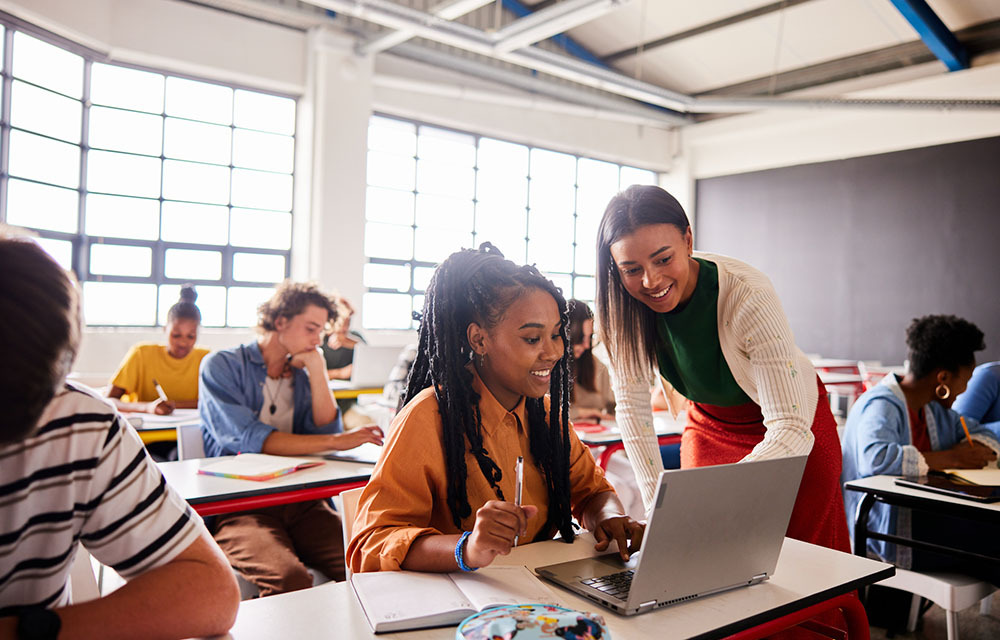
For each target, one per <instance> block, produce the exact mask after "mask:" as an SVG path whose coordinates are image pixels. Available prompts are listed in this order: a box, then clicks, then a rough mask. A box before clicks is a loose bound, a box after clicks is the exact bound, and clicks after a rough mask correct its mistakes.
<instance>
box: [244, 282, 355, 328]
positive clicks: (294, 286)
mask: <svg viewBox="0 0 1000 640" xmlns="http://www.w3.org/2000/svg"><path fill="white" fill-rule="evenodd" d="M309 305H313V306H316V307H319V308H320V309H325V310H326V313H327V315H328V316H329V317H328V320H327V324H326V327H325V328H326V329H329V328H330V327H331V326H332V325H333V322H334V321H335V320H336V319H337V298H336V296H331V295H327V294H325V293H323V292H322V291H320V289H319V286H318V285H317V284H316V283H314V282H292V281H291V280H285V281H284V282H282V283H281V284H279V285H278V286H277V287H275V289H274V295H272V296H271V299H270V300H268V301H267V302H265V303H264V304H262V305H260V306H259V307H257V328H258V329H259V330H261V331H274V330H276V329H277V327H276V326H275V323H276V322H277V321H278V318H288V319H291V318H294V317H295V316H297V315H299V314H300V313H302V312H303V311H304V310H305V308H306V307H308V306H309Z"/></svg>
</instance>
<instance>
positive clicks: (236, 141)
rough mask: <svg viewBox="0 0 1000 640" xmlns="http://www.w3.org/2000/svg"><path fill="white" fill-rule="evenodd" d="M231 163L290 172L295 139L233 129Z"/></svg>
mask: <svg viewBox="0 0 1000 640" xmlns="http://www.w3.org/2000/svg"><path fill="white" fill-rule="evenodd" d="M233 164H234V165H236V166H237V167H246V168H248V169H261V170H263V171H279V172H282V173H291V172H292V169H294V167H295V139H294V138H291V137H289V136H279V135H275V134H273V133H260V132H258V131H247V130H246V129H236V130H235V131H233Z"/></svg>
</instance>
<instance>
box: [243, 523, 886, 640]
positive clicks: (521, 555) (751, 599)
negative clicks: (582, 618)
mask: <svg viewBox="0 0 1000 640" xmlns="http://www.w3.org/2000/svg"><path fill="white" fill-rule="evenodd" d="M593 553H594V551H593V537H592V536H591V535H590V534H585V535H582V536H580V537H579V539H578V540H577V541H576V542H575V543H574V544H573V545H567V544H564V543H562V542H556V541H550V542H541V543H535V544H530V545H525V546H523V547H518V548H516V549H514V551H513V552H512V553H511V555H509V556H507V557H503V556H501V557H499V558H498V559H497V561H498V564H524V565H526V566H528V567H529V568H532V569H534V568H535V567H537V566H541V565H545V564H551V563H553V562H562V561H565V560H572V559H574V558H578V557H581V556H585V555H591V554H593ZM893 573H895V569H894V568H893V567H892V565H888V564H884V563H881V562H875V561H873V560H867V559H865V558H859V557H857V556H852V555H849V554H846V553H839V552H837V551H832V550H830V549H825V548H823V547H817V546H814V545H811V544H806V543H804V542H799V541H797V540H791V539H787V538H786V539H785V544H784V547H783V548H782V551H781V557H780V558H779V560H778V567H777V569H776V570H775V574H774V577H772V578H771V579H770V580H767V581H765V582H763V583H761V584H758V585H754V586H752V587H745V588H740V589H734V590H732V591H728V592H726V593H720V594H716V595H713V596H707V597H705V598H701V599H698V600H695V601H691V602H686V603H681V604H677V605H673V606H669V607H665V608H663V609H659V610H657V611H653V612H650V613H646V614H642V615H639V616H632V617H624V616H619V615H617V614H615V613H612V612H611V611H609V610H605V609H603V608H601V607H599V606H598V605H597V604H596V603H593V602H591V601H589V600H586V599H584V598H581V597H579V596H576V595H575V594H573V593H571V592H569V591H566V590H564V589H561V588H559V587H556V586H555V585H551V586H552V589H553V591H555V593H556V594H557V596H558V597H559V600H560V604H562V605H563V606H567V607H571V608H574V609H579V610H583V611H598V612H600V613H601V614H602V615H603V616H604V617H605V619H606V620H607V623H608V629H609V631H610V632H611V635H612V637H614V638H619V639H626V640H628V639H632V638H658V639H661V638H662V639H674V638H722V637H725V636H728V635H731V634H733V633H737V632H739V631H742V630H745V629H751V628H753V627H756V626H758V625H761V624H765V623H768V622H769V621H772V620H775V619H778V618H781V617H782V616H785V615H788V614H790V613H793V612H797V611H802V610H804V609H806V608H808V607H810V606H813V605H817V604H821V603H824V602H826V601H828V600H830V599H832V598H836V597H838V596H841V595H843V594H847V593H850V592H853V591H855V590H856V589H858V588H859V587H861V586H864V585H866V584H871V583H873V582H877V581H879V580H883V579H885V578H888V577H889V576H891V575H893ZM851 598H852V599H854V598H853V596H852V597H851ZM854 600H856V599H854ZM858 606H860V604H859V605H858ZM861 615H862V617H863V613H862V614H861ZM864 629H865V630H867V624H865V625H864ZM376 637H377V638H384V639H393V638H396V639H400V640H432V639H437V640H446V639H451V638H454V637H455V628H454V627H442V628H438V629H423V630H418V631H409V632H405V633H391V634H380V635H378V636H376V635H375V634H374V633H372V631H371V627H370V626H369V625H368V619H367V618H366V617H365V614H364V611H363V610H362V609H361V605H359V604H358V601H357V598H356V597H355V595H354V590H353V589H351V587H350V586H349V585H348V584H346V583H343V582H341V583H327V584H324V585H321V586H319V587H314V588H312V589H306V590H304V591H296V592H293V593H287V594H282V595H277V596H270V597H268V598H260V599H258V600H246V601H244V602H242V603H240V609H239V614H238V615H237V618H236V625H235V626H234V627H233V629H232V630H231V631H230V633H229V635H228V638H231V639H232V640H257V639H260V640H279V639H282V638H290V639H291V638H294V639H296V640H297V639H299V638H310V639H314V638H315V639H320V640H321V639H325V638H329V639H337V640H339V639H342V638H343V639H351V640H353V639H355V638H376ZM853 637H854V636H852V638H853Z"/></svg>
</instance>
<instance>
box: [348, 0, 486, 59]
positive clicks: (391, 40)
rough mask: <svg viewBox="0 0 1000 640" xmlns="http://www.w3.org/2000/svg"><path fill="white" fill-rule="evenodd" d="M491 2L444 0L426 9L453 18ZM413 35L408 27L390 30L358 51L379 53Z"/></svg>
mask: <svg viewBox="0 0 1000 640" xmlns="http://www.w3.org/2000/svg"><path fill="white" fill-rule="evenodd" d="M491 2H493V0H444V2H439V3H438V4H436V5H434V6H432V7H431V8H430V9H428V12H429V13H430V14H431V15H433V16H435V17H437V18H442V19H444V20H454V19H455V18H458V17H460V16H464V15H465V14H467V13H471V12H473V11H475V10H476V9H478V8H480V7H482V6H485V5H487V4H489V3H491ZM415 35H416V33H414V32H413V31H412V30H409V29H400V30H398V31H390V32H389V33H386V34H383V35H380V36H379V37H377V38H375V39H374V40H369V41H368V42H365V43H362V44H360V45H358V53H361V54H362V55H367V54H373V53H379V52H380V51H385V50H386V49H391V48H393V47H395V46H396V45H398V44H401V43H403V42H406V41H407V40H409V39H410V38H412V37H414V36H415Z"/></svg>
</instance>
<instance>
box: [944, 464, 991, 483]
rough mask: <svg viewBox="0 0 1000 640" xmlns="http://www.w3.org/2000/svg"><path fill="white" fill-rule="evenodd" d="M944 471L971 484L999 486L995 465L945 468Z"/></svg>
mask: <svg viewBox="0 0 1000 640" xmlns="http://www.w3.org/2000/svg"><path fill="white" fill-rule="evenodd" d="M991 464H993V463H991ZM944 472H945V473H947V474H948V475H949V476H951V477H953V478H958V479H959V480H964V481H965V482H969V483H972V484H982V485H987V486H1000V469H998V468H997V467H996V466H991V467H986V468H985V469H945V470H944Z"/></svg>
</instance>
